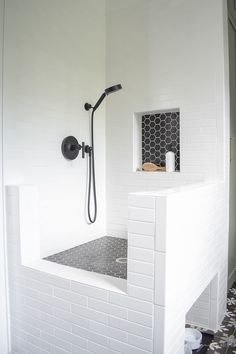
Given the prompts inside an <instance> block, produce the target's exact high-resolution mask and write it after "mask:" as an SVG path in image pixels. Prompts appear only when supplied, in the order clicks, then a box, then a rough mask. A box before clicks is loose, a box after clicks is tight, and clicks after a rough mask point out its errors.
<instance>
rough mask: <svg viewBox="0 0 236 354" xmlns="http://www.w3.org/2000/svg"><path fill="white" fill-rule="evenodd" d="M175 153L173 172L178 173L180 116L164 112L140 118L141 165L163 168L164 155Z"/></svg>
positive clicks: (175, 113)
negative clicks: (150, 164) (151, 164)
mask: <svg viewBox="0 0 236 354" xmlns="http://www.w3.org/2000/svg"><path fill="white" fill-rule="evenodd" d="M169 150H171V151H173V152H174V153H175V171H180V115H179V111H166V112H158V113H152V114H149V113H148V114H144V115H143V116H142V163H145V162H152V163H155V164H158V165H161V166H163V167H165V165H166V153H167V152H168V151H169Z"/></svg>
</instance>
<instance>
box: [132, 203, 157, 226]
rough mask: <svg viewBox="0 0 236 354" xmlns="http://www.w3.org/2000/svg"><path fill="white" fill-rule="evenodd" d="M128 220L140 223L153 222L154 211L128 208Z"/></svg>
mask: <svg viewBox="0 0 236 354" xmlns="http://www.w3.org/2000/svg"><path fill="white" fill-rule="evenodd" d="M128 210H129V216H128V218H129V220H132V221H134V220H136V221H142V222H152V223H153V222H154V221H155V210H154V209H146V208H143V207H142V208H137V207H131V206H130V207H129V209H128Z"/></svg>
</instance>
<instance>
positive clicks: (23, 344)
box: [12, 337, 42, 354]
mask: <svg viewBox="0 0 236 354" xmlns="http://www.w3.org/2000/svg"><path fill="white" fill-rule="evenodd" d="M12 342H13V345H14V346H16V348H17V352H18V353H20V354H21V353H23V352H24V351H26V352H27V354H29V353H30V354H41V353H42V351H41V349H40V348H39V347H37V346H35V345H33V344H31V343H29V342H28V341H26V340H24V339H22V338H19V337H13V338H12Z"/></svg>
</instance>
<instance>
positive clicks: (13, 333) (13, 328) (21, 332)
mask: <svg viewBox="0 0 236 354" xmlns="http://www.w3.org/2000/svg"><path fill="white" fill-rule="evenodd" d="M10 330H11V337H19V338H21V339H24V340H27V333H26V332H25V331H24V330H21V329H20V328H18V327H16V326H15V325H14V321H11V325H10Z"/></svg>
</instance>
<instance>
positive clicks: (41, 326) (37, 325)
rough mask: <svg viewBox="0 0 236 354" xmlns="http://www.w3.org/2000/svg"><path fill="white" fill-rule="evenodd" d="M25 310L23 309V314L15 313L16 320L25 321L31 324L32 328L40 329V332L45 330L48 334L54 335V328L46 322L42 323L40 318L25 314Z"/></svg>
mask: <svg viewBox="0 0 236 354" xmlns="http://www.w3.org/2000/svg"><path fill="white" fill-rule="evenodd" d="M23 311H24V310H23V309H21V312H18V311H17V312H14V318H16V319H18V320H20V321H24V322H25V323H28V324H30V326H32V327H35V328H38V329H40V330H44V331H46V332H47V333H51V334H52V333H53V330H54V329H53V327H52V326H50V325H48V324H47V323H45V322H44V321H41V319H39V318H35V317H32V316H29V315H28V314H27V313H25V312H23Z"/></svg>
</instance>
